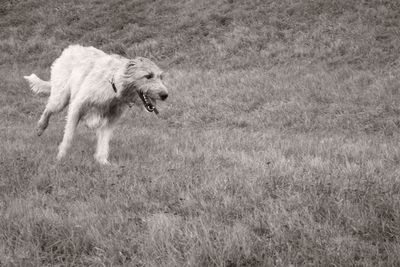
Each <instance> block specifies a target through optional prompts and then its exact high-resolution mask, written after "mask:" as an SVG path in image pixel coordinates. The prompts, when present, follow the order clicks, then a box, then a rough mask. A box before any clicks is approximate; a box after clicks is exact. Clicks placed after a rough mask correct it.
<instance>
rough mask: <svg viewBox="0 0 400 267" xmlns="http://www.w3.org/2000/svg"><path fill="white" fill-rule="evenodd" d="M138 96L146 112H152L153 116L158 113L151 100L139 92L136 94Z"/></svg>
mask: <svg viewBox="0 0 400 267" xmlns="http://www.w3.org/2000/svg"><path fill="white" fill-rule="evenodd" d="M138 94H139V97H140V99H142V102H143V105H144V107H145V108H146V110H147V111H148V112H153V111H154V113H155V114H158V113H159V112H158V110H157V108H156V107H155V106H154V105H153V103H152V102H151V100H150V99H149V98H147V97H146V95H145V94H143V93H141V92H138Z"/></svg>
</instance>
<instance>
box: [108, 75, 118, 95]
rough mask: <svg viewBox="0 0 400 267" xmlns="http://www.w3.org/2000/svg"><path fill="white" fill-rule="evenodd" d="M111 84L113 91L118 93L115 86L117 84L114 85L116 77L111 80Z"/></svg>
mask: <svg viewBox="0 0 400 267" xmlns="http://www.w3.org/2000/svg"><path fill="white" fill-rule="evenodd" d="M109 82H110V83H111V86H112V89H113V90H114V92H115V93H116V92H117V87H116V86H115V83H114V77H112V78H111V80H109Z"/></svg>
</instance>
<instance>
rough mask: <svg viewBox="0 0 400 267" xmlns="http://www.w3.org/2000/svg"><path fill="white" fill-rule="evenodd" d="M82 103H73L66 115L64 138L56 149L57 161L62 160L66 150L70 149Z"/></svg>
mask: <svg viewBox="0 0 400 267" xmlns="http://www.w3.org/2000/svg"><path fill="white" fill-rule="evenodd" d="M82 105H83V103H81V102H78V101H74V102H72V103H71V104H70V106H69V109H68V115H67V123H66V125H65V130H64V137H63V140H62V142H61V144H60V145H59V147H58V154H57V159H58V160H60V159H62V158H63V157H64V156H65V155H66V154H67V151H68V149H69V148H70V147H71V144H72V139H73V137H74V133H75V130H76V127H77V126H78V123H79V119H80V116H81V108H82Z"/></svg>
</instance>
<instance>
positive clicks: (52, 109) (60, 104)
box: [36, 89, 70, 136]
mask: <svg viewBox="0 0 400 267" xmlns="http://www.w3.org/2000/svg"><path fill="white" fill-rule="evenodd" d="M53 92H54V90H53V91H52V94H51V95H50V97H49V101H48V102H47V105H46V108H45V110H44V111H43V113H42V116H41V117H40V119H39V121H38V124H37V128H36V133H37V135H38V136H41V135H42V133H43V132H44V130H46V128H47V126H48V125H49V120H50V116H51V115H52V114H54V113H58V112H60V111H62V110H63V109H64V108H65V107H66V106H67V105H68V102H69V98H70V93H69V90H68V89H66V90H62V91H60V92H57V93H56V94H55V93H53Z"/></svg>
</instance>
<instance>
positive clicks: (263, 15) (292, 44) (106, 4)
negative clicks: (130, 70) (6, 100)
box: [0, 0, 400, 69]
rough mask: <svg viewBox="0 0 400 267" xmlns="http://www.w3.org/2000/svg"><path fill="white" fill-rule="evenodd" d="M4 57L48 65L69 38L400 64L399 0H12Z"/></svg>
mask: <svg viewBox="0 0 400 267" xmlns="http://www.w3.org/2000/svg"><path fill="white" fill-rule="evenodd" d="M0 13H1V16H2V17H1V20H0V27H1V28H2V31H1V33H0V38H1V42H0V48H1V51H2V54H1V59H2V60H1V63H2V64H3V65H4V64H10V63H12V62H17V63H19V64H20V63H23V64H27V63H34V65H35V66H38V65H39V66H41V67H48V65H49V64H50V63H51V62H52V60H53V59H54V57H55V56H57V55H58V54H59V53H60V51H61V49H63V48H65V47H66V46H67V45H69V44H71V43H80V44H85V45H93V46H95V47H99V48H101V49H104V50H107V51H110V52H116V53H120V54H128V55H130V56H134V55H136V54H140V55H145V56H150V57H153V58H155V59H157V60H161V61H164V62H166V63H168V64H173V65H178V66H179V65H185V66H188V65H191V66H193V65H194V66H201V67H204V68H213V67H216V68H245V67H262V66H271V65H276V64H293V63H294V62H298V61H300V62H318V63H319V62H324V63H327V64H329V65H330V66H332V67H334V66H337V65H340V66H341V65H343V64H348V65H351V66H355V67H357V68H362V69H371V68H373V69H375V68H382V67H385V66H388V65H389V66H392V65H394V64H398V61H397V58H398V57H397V55H398V54H399V52H400V47H399V43H400V42H399V38H400V37H399V36H400V35H399V32H398V30H399V26H400V25H399V24H400V3H399V2H398V1H380V0H372V1H361V2H360V1H346V0H333V1H326V0H318V1H299V0H298V1H292V0H290V1H289V0H283V1H272V0H269V1H268V0H244V1H235V0H216V1H211V0H202V1H187V0H176V1H161V0H153V1H147V0H143V1H124V0H119V1H118V0H115V1H99V0H89V1H84V2H82V1H61V0H55V1H50V2H49V1H44V0H35V1H29V0H25V1H18V0H13V1H12V0H10V1H5V3H4V2H3V4H2V6H1V7H0Z"/></svg>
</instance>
